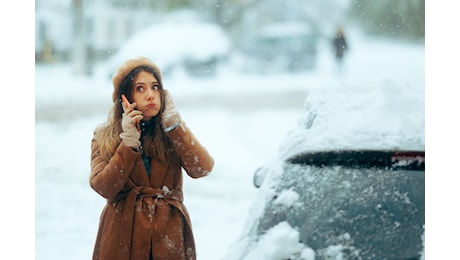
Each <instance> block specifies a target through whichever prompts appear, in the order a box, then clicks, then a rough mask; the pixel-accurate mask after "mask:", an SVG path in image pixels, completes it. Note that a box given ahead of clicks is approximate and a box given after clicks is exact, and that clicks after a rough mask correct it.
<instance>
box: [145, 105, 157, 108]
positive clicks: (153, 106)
mask: <svg viewBox="0 0 460 260" xmlns="http://www.w3.org/2000/svg"><path fill="white" fill-rule="evenodd" d="M146 107H147V108H155V104H148V105H147V106H146Z"/></svg>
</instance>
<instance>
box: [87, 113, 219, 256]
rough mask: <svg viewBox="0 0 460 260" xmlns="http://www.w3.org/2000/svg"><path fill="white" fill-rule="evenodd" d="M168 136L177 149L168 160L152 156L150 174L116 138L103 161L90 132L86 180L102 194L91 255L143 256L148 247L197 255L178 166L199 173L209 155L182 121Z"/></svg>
mask: <svg viewBox="0 0 460 260" xmlns="http://www.w3.org/2000/svg"><path fill="white" fill-rule="evenodd" d="M95 131H98V130H97V129H96V130H95ZM168 136H169V138H170V139H171V140H172V142H173V144H174V147H175V150H176V154H175V156H174V158H172V159H171V162H170V163H169V164H164V163H161V162H158V161H155V160H152V162H151V164H150V168H151V174H150V178H149V176H148V175H147V172H146V168H145V166H144V163H143V161H142V156H141V153H140V152H136V151H134V150H133V149H131V148H129V147H127V146H125V145H124V144H123V143H121V144H120V145H119V146H118V148H117V150H116V152H115V154H114V155H113V157H112V159H111V160H110V161H106V160H104V159H103V157H102V156H101V155H100V152H99V147H98V142H97V140H95V139H94V138H93V140H92V142H91V176H92V177H91V178H90V185H91V187H92V188H93V189H94V190H95V191H96V192H97V193H99V194H100V195H101V196H102V197H104V198H106V199H107V204H106V205H105V207H104V209H103V211H102V214H101V217H100V221H99V230H98V235H97V238H96V243H95V247H94V253H93V259H101V260H115V259H119V260H128V259H132V260H134V259H136V260H137V259H140V260H141V259H142V260H144V259H145V260H148V259H149V254H150V253H151V254H152V255H153V259H178V260H179V259H196V252H195V242H194V238H193V232H192V225H191V221H190V216H189V214H188V212H187V209H186V208H185V206H184V204H183V194H182V168H183V169H185V171H186V173H187V174H188V175H189V176H191V177H192V178H200V177H204V176H206V175H208V173H209V172H210V171H211V170H212V168H213V166H214V160H213V158H212V157H211V156H210V154H209V153H208V152H207V150H206V149H205V148H204V147H203V146H202V145H201V144H200V143H199V142H198V140H197V139H196V138H195V136H194V135H193V134H192V132H190V130H189V129H188V127H187V126H186V125H185V123H184V122H182V123H181V125H180V126H178V127H177V128H176V129H174V130H172V131H171V132H169V133H168Z"/></svg>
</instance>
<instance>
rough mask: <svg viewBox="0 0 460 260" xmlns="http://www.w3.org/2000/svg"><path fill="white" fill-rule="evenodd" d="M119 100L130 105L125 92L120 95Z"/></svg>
mask: <svg viewBox="0 0 460 260" xmlns="http://www.w3.org/2000/svg"><path fill="white" fill-rule="evenodd" d="M121 100H122V101H123V103H125V105H126V106H129V105H130V104H129V101H128V99H127V98H126V96H125V94H122V95H121Z"/></svg>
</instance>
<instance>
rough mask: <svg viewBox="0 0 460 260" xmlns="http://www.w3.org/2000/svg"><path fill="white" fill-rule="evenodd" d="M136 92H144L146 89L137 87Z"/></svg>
mask: <svg viewBox="0 0 460 260" xmlns="http://www.w3.org/2000/svg"><path fill="white" fill-rule="evenodd" d="M136 90H137V91H139V92H141V91H144V87H143V86H137V87H136Z"/></svg>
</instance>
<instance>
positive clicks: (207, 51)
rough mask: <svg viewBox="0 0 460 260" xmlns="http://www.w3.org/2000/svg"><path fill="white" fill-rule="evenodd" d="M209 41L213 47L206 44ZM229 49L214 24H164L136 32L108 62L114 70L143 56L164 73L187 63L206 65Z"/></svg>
mask: <svg viewBox="0 0 460 260" xmlns="http://www.w3.org/2000/svg"><path fill="white" fill-rule="evenodd" d="M210 39H212V44H209V41H210ZM230 47H231V45H230V40H229V38H228V37H227V35H226V34H225V33H224V31H223V30H222V29H221V28H220V27H219V26H218V25H216V24H212V23H206V22H201V21H164V22H161V23H156V24H154V25H152V26H149V27H147V28H146V29H143V30H142V31H141V32H139V33H137V34H136V35H135V36H134V37H132V38H131V39H129V40H128V41H127V42H126V43H125V44H124V45H123V47H122V48H121V49H120V50H119V51H118V52H117V53H116V54H115V55H113V56H112V57H110V58H109V60H108V61H107V63H108V67H109V69H111V70H113V71H114V69H115V68H116V67H118V66H120V65H121V64H122V63H123V62H124V61H126V60H128V59H131V58H134V57H138V56H145V57H147V58H149V59H151V60H152V61H154V62H155V63H156V64H157V65H158V66H159V67H160V68H162V69H163V70H167V69H173V68H174V67H175V66H179V65H180V64H182V63H184V62H187V61H189V60H193V61H199V62H207V61H210V60H213V59H216V60H217V59H220V58H223V57H225V56H226V55H227V54H228V53H229V51H230ZM109 72H110V71H109Z"/></svg>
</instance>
